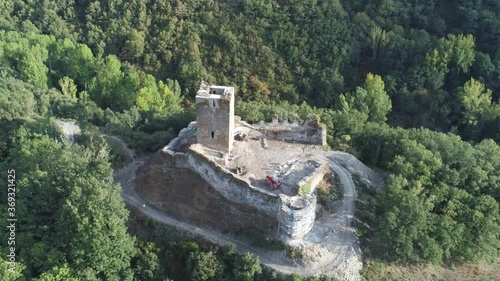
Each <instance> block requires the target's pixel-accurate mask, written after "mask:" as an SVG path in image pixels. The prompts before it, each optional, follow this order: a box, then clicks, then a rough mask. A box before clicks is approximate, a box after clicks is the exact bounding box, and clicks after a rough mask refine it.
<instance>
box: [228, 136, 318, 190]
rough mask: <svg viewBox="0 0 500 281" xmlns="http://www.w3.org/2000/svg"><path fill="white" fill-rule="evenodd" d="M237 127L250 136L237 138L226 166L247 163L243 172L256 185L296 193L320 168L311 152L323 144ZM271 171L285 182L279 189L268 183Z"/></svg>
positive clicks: (272, 174)
mask: <svg viewBox="0 0 500 281" xmlns="http://www.w3.org/2000/svg"><path fill="white" fill-rule="evenodd" d="M235 131H238V132H242V133H244V134H245V135H247V137H246V139H245V140H244V141H235V142H234V144H233V149H232V151H231V155H230V157H229V161H228V164H227V166H226V168H228V169H229V170H235V169H236V167H243V171H244V173H243V174H241V175H240V176H242V177H245V178H248V179H249V180H250V182H251V183H252V186H254V187H257V188H262V189H266V190H267V191H270V192H272V193H275V194H279V193H284V194H286V195H289V196H294V195H296V193H297V190H295V186H296V185H297V183H298V182H299V181H300V180H301V179H303V178H304V177H305V176H306V175H308V174H309V173H311V172H312V171H313V170H314V168H316V166H315V165H311V163H310V161H308V156H311V155H312V154H313V153H314V152H317V151H319V150H322V147H321V146H317V145H304V144H294V143H287V142H282V141H277V140H264V139H262V133H260V132H258V131H257V130H253V129H251V128H248V127H237V128H236V129H235ZM267 175H271V176H273V177H274V178H276V179H277V180H278V181H279V182H280V183H281V186H280V188H279V189H277V190H270V189H269V187H268V186H267V185H266V183H265V178H266V176H267Z"/></svg>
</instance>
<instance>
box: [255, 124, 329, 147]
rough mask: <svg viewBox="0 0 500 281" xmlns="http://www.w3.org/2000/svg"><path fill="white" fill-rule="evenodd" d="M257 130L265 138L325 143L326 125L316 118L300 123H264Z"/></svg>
mask: <svg viewBox="0 0 500 281" xmlns="http://www.w3.org/2000/svg"><path fill="white" fill-rule="evenodd" d="M259 130H260V131H261V132H262V133H263V134H264V136H265V137H266V138H267V139H272V140H283V141H287V142H297V143H305V144H316V145H326V126H325V125H324V124H320V123H318V122H317V121H316V120H313V121H308V122H306V123H304V124H303V125H300V124H288V123H285V124H283V123H277V124H265V125H261V126H259Z"/></svg>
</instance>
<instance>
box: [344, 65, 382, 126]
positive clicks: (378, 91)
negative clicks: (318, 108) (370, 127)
mask: <svg viewBox="0 0 500 281" xmlns="http://www.w3.org/2000/svg"><path fill="white" fill-rule="evenodd" d="M384 87H385V86H384V81H382V77H380V76H378V75H373V74H371V73H368V75H367V76H366V81H365V86H364V88H361V87H358V88H357V89H356V92H355V93H354V94H348V95H347V96H344V95H340V101H341V107H342V110H343V111H344V112H349V111H350V109H351V108H354V109H356V110H358V111H359V112H362V113H365V114H367V115H368V121H372V122H385V121H386V120H387V118H386V115H387V114H388V113H389V112H390V111H391V108H392V103H391V99H390V98H389V96H388V95H387V93H386V92H385V89H384Z"/></svg>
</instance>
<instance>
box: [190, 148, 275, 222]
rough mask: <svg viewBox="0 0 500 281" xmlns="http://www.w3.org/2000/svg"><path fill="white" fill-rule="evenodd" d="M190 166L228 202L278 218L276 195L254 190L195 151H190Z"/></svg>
mask: <svg viewBox="0 0 500 281" xmlns="http://www.w3.org/2000/svg"><path fill="white" fill-rule="evenodd" d="M188 165H189V168H190V169H191V170H193V171H194V172H196V173H198V174H199V175H200V176H201V177H202V178H203V179H204V180H205V181H207V182H208V183H209V184H210V185H211V186H212V187H213V188H214V189H215V190H217V191H218V192H219V193H220V194H221V195H222V196H224V197H225V198H227V199H228V200H231V201H233V202H237V203H241V204H245V205H247V206H251V207H254V208H256V209H257V210H259V211H261V212H264V213H265V214H267V215H269V216H271V217H276V215H277V211H278V203H279V199H278V196H276V195H275V194H273V193H271V192H269V193H264V192H263V191H261V190H256V189H254V188H253V187H252V186H251V184H250V182H248V181H246V180H244V179H243V178H240V177H238V176H237V175H235V174H233V173H231V172H230V171H228V170H226V169H223V168H221V167H220V166H218V165H217V164H216V163H215V162H214V161H212V160H209V159H207V158H206V157H205V156H203V155H201V154H200V153H199V152H198V151H196V150H195V149H190V151H189V153H188Z"/></svg>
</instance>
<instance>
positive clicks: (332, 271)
mask: <svg viewBox="0 0 500 281" xmlns="http://www.w3.org/2000/svg"><path fill="white" fill-rule="evenodd" d="M112 138H113V139H114V140H116V141H119V139H118V138H116V137H112ZM120 142H121V141H120ZM121 144H122V146H123V147H124V149H125V151H127V155H129V158H130V159H133V160H132V161H131V162H130V163H129V164H128V165H127V166H125V167H124V168H122V169H120V170H119V171H117V172H116V175H115V181H117V182H119V183H121V185H122V187H123V193H122V197H123V198H124V200H125V202H126V203H127V204H129V205H130V206H133V207H135V208H137V209H138V210H139V211H140V212H141V213H142V214H143V215H145V216H147V217H149V218H151V219H154V220H156V221H158V222H161V223H163V224H166V225H170V226H173V227H175V228H177V229H180V230H182V231H188V232H191V233H193V234H195V235H199V236H201V237H204V238H205V239H207V240H208V241H210V242H213V243H217V244H220V245H226V244H228V243H233V244H235V245H236V247H237V249H238V250H239V251H240V252H250V253H252V254H254V255H256V256H257V257H259V259H260V261H261V262H262V263H264V264H265V265H267V266H269V267H271V268H273V269H275V270H278V271H280V272H283V273H286V274H291V273H297V274H300V275H306V276H310V275H332V276H334V277H336V278H337V279H339V280H360V278H361V276H360V274H359V271H360V269H361V268H362V263H361V251H360V248H359V242H358V239H357V236H356V232H355V229H354V228H353V226H352V219H353V213H354V200H355V199H356V197H357V193H356V189H355V187H354V184H353V182H352V178H351V173H350V172H349V170H352V171H356V172H360V174H361V175H362V176H363V177H366V180H367V181H370V182H373V183H376V182H379V181H380V180H381V179H380V178H378V177H377V175H376V174H375V173H372V172H371V170H370V169H369V168H368V167H366V166H365V165H363V164H362V163H361V162H360V161H358V160H357V159H355V158H354V156H352V155H350V154H347V153H341V152H332V151H325V150H316V151H311V152H310V153H308V154H310V155H309V156H311V158H313V159H314V160H315V161H318V162H326V163H327V164H328V165H329V166H330V167H331V168H332V169H333V171H335V173H336V174H337V175H338V177H339V178H340V182H341V183H342V185H343V191H344V194H343V199H342V201H339V202H338V203H337V204H336V206H333V210H334V211H333V213H330V214H327V215H324V216H322V217H321V218H320V219H319V220H318V221H316V223H315V226H314V228H313V230H312V231H311V233H309V234H308V235H307V236H306V238H305V239H304V240H303V241H295V242H294V241H292V242H291V245H293V246H295V247H297V248H299V249H300V250H301V251H302V254H303V257H304V260H303V263H301V262H299V263H296V262H295V261H292V260H291V259H290V258H288V257H287V254H286V252H285V251H279V252H276V251H271V250H265V249H262V248H256V247H254V246H252V245H250V244H249V243H248V242H244V241H243V240H241V239H239V238H238V237H236V236H235V235H234V234H232V233H222V232H221V231H218V230H214V229H213V228H211V227H207V226H204V225H201V224H198V223H196V224H195V223H191V222H188V221H184V220H180V219H178V218H176V217H175V216H173V215H170V214H168V213H167V212H163V211H161V210H158V209H157V207H158V206H160V207H162V206H163V207H164V206H165V204H167V203H168V200H167V202H157V201H161V200H163V199H160V200H158V198H156V199H155V198H149V199H150V200H156V201H151V202H152V204H150V203H147V202H148V200H145V199H144V198H143V197H142V196H140V195H139V194H138V192H137V191H136V182H142V183H141V184H142V185H144V186H147V185H149V184H151V183H153V184H154V182H151V181H150V179H148V173H150V172H153V171H154V169H161V168H160V167H159V166H158V165H159V159H157V158H156V159H155V156H153V157H152V156H151V155H144V156H140V157H135V156H134V154H133V152H132V151H131V150H130V149H128V148H127V147H126V146H125V145H124V144H123V142H121ZM151 158H152V160H151V162H149V161H150V159H151ZM353 158H354V159H353ZM148 162H149V163H150V164H152V165H151V166H150V167H149V168H141V167H142V166H143V165H145V164H146V163H148ZM340 164H342V165H346V166H345V167H346V168H344V166H342V165H340ZM155 165H156V167H155ZM140 168H141V169H142V170H141V171H142V172H141V173H139V176H140V177H143V175H144V178H139V179H136V178H135V175H136V173H137V171H138V170H139V169H140ZM148 169H149V170H148ZM148 171H149V172H148ZM173 172H174V173H177V172H178V171H170V173H168V170H166V175H167V179H168V175H169V174H170V175H172V173H173ZM185 177H186V178H188V177H189V176H185ZM191 181H192V180H191ZM165 192H166V191H165ZM188 194H189V193H187V194H185V195H182V194H181V195H179V196H188ZM160 195H161V194H160V193H159V194H156V195H148V196H152V197H157V196H160ZM167 195H168V194H167ZM170 196H172V195H171V194H170ZM217 200H218V199H214V202H215V203H214V205H211V206H212V207H213V208H222V209H220V210H217V209H215V211H213V212H214V213H217V214H218V215H219V216H221V217H222V218H224V213H226V212H227V211H225V210H224V209H223V208H229V209H231V207H220V206H218V207H216V205H219V204H218V203H217V202H221V201H217ZM159 204H162V205H159ZM209 204H210V203H209ZM193 206H194V205H193ZM209 206H210V205H209ZM194 207H196V206H194ZM212 207H211V208H212ZM226 210H227V209H226ZM178 215H181V214H178ZM223 220H224V219H223ZM226 220H227V219H226ZM252 221H253V223H254V224H255V225H256V224H260V223H261V221H260V220H258V221H256V220H254V219H252Z"/></svg>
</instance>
